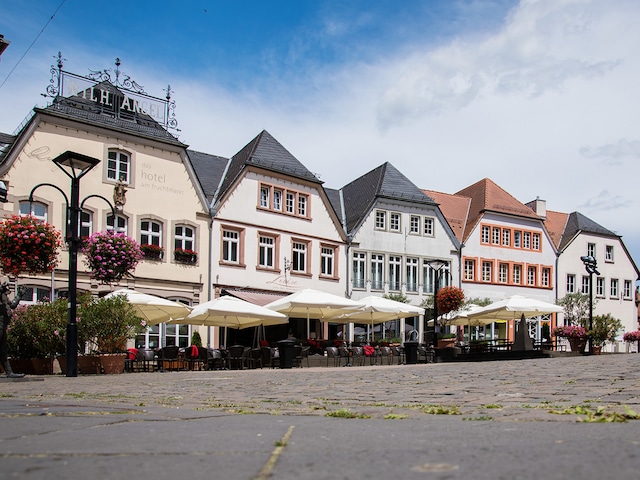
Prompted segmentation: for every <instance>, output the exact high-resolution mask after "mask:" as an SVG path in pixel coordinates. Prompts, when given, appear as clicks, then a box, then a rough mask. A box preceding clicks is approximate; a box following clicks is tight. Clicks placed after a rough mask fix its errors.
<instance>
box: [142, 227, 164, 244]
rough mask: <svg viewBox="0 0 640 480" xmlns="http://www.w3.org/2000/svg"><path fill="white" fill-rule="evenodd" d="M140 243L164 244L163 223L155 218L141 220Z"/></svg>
mask: <svg viewBox="0 0 640 480" xmlns="http://www.w3.org/2000/svg"><path fill="white" fill-rule="evenodd" d="M140 245H156V246H158V247H161V246H162V225H161V224H160V223H158V222H154V221H153V220H142V221H141V222H140Z"/></svg>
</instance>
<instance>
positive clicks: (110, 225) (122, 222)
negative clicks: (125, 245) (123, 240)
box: [107, 215, 127, 235]
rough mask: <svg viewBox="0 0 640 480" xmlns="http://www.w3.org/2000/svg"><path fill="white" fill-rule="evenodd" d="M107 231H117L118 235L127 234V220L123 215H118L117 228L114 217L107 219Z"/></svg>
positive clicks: (110, 216)
mask: <svg viewBox="0 0 640 480" xmlns="http://www.w3.org/2000/svg"><path fill="white" fill-rule="evenodd" d="M107 230H115V231H116V233H124V234H125V235H126V234H127V219H126V217H123V216H122V215H116V218H115V226H114V221H113V215H109V216H108V217H107Z"/></svg>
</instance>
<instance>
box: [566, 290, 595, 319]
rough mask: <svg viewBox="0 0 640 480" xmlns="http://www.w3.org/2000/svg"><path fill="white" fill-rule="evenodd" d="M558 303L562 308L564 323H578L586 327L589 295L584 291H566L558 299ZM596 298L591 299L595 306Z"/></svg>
mask: <svg viewBox="0 0 640 480" xmlns="http://www.w3.org/2000/svg"><path fill="white" fill-rule="evenodd" d="M557 303H558V305H560V306H561V307H562V308H563V309H564V323H565V325H580V326H582V327H587V326H588V325H587V322H588V317H589V295H587V294H585V293H579V292H576V293H567V294H566V295H565V296H564V297H562V298H561V299H559V300H558V302H557ZM596 303H597V300H596V299H594V300H593V306H594V307H595V305H596Z"/></svg>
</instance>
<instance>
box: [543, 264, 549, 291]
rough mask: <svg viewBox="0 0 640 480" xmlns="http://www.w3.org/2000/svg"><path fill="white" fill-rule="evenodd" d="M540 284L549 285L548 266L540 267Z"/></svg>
mask: <svg viewBox="0 0 640 480" xmlns="http://www.w3.org/2000/svg"><path fill="white" fill-rule="evenodd" d="M542 286H543V287H550V286H551V269H550V268H543V269H542Z"/></svg>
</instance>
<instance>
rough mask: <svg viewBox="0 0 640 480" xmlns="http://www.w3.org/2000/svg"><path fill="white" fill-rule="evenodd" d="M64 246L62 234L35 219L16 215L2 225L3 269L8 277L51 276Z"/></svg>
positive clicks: (0, 259)
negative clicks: (50, 273)
mask: <svg viewBox="0 0 640 480" xmlns="http://www.w3.org/2000/svg"><path fill="white" fill-rule="evenodd" d="M60 245H61V240H60V232H58V231H57V230H56V229H55V228H53V226H51V225H49V224H48V223H47V222H43V221H40V220H38V219H36V218H34V217H32V216H20V215H12V216H11V217H9V218H7V219H5V220H4V221H3V222H2V223H1V224H0V266H1V267H2V270H3V271H4V272H5V273H6V274H8V275H12V276H16V277H17V276H18V275H20V274H23V273H31V274H37V273H48V272H51V271H52V270H53V269H54V268H55V267H56V265H57V263H58V248H59V247H60Z"/></svg>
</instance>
